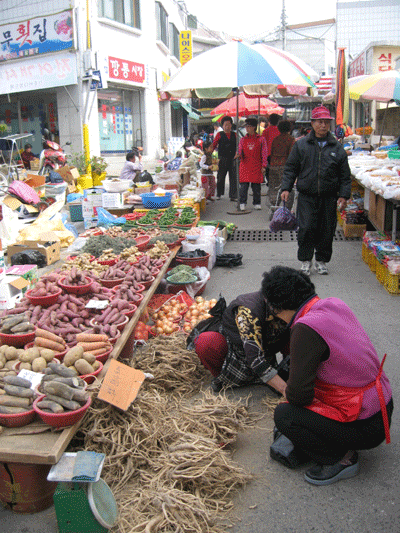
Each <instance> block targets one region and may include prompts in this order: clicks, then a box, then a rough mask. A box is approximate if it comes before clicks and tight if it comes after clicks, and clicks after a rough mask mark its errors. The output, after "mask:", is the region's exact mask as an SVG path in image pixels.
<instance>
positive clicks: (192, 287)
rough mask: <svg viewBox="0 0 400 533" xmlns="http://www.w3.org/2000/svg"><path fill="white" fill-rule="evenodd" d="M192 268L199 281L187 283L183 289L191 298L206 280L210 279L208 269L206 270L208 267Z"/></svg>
mask: <svg viewBox="0 0 400 533" xmlns="http://www.w3.org/2000/svg"><path fill="white" fill-rule="evenodd" d="M194 270H195V271H196V273H197V276H198V278H199V281H195V282H194V283H188V284H187V285H185V291H186V292H187V293H188V295H189V296H191V297H192V298H194V297H195V296H196V294H197V293H198V292H199V290H200V289H202V288H203V287H204V286H205V284H206V283H207V281H208V280H209V279H210V271H209V270H208V268H206V267H195V268H194Z"/></svg>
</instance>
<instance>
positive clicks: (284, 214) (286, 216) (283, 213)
mask: <svg viewBox="0 0 400 533" xmlns="http://www.w3.org/2000/svg"><path fill="white" fill-rule="evenodd" d="M296 229H297V221H296V217H295V215H294V213H292V212H291V211H290V210H289V209H288V208H287V207H286V206H285V202H283V207H278V209H277V210H276V211H275V213H274V216H273V217H272V220H271V222H270V225H269V231H272V232H275V231H285V230H296Z"/></svg>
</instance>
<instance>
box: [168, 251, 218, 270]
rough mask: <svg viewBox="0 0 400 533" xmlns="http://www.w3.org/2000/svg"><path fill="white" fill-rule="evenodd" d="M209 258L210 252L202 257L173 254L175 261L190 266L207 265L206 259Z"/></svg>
mask: <svg viewBox="0 0 400 533" xmlns="http://www.w3.org/2000/svg"><path fill="white" fill-rule="evenodd" d="M209 259H210V254H207V255H204V256H203V257H193V258H192V257H179V256H178V255H177V256H175V261H176V262H177V263H178V264H181V265H189V266H191V267H192V268H194V267H206V268H207V267H208V260H209Z"/></svg>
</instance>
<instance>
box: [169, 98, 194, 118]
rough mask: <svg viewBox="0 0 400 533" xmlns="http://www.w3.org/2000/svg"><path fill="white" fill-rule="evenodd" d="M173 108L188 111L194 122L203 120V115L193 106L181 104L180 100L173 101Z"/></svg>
mask: <svg viewBox="0 0 400 533" xmlns="http://www.w3.org/2000/svg"><path fill="white" fill-rule="evenodd" d="M171 106H172V107H173V108H174V109H179V108H180V107H181V108H182V109H184V110H185V111H186V113H187V114H188V115H189V118H192V119H193V120H199V119H200V118H201V114H199V113H198V112H197V111H196V110H195V109H194V108H193V107H192V106H191V104H185V103H183V102H180V101H179V100H171Z"/></svg>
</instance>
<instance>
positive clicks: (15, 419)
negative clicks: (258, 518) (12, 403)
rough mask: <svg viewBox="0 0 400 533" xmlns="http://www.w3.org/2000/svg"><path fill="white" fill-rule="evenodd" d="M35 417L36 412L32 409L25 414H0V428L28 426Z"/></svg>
mask: <svg viewBox="0 0 400 533" xmlns="http://www.w3.org/2000/svg"><path fill="white" fill-rule="evenodd" d="M35 417H36V412H35V410H34V409H33V408H32V409H31V410H30V411H26V413H15V414H13V415H5V414H2V413H0V426H4V427H6V428H20V427H22V426H27V425H28V424H30V423H31V422H32V421H33V420H34V419H35Z"/></svg>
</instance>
